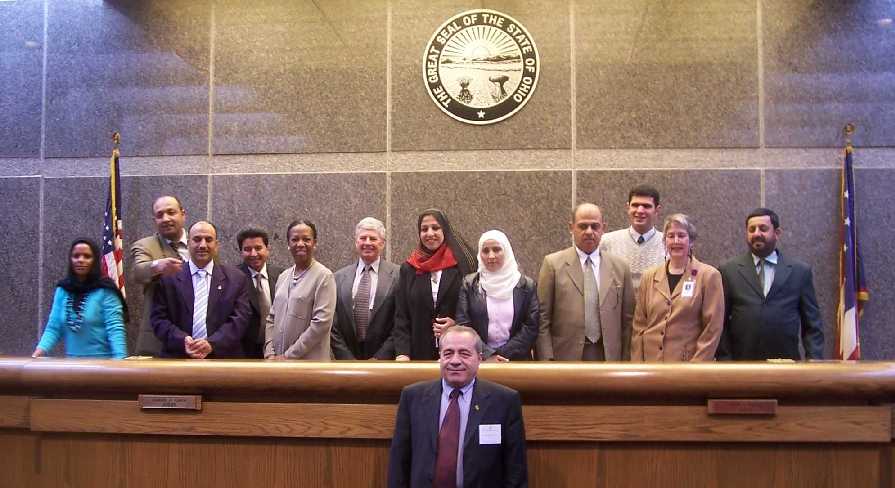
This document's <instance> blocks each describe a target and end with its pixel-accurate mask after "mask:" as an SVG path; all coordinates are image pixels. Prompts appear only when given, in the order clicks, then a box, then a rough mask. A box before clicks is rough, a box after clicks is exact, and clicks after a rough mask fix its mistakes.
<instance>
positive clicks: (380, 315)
mask: <svg viewBox="0 0 895 488" xmlns="http://www.w3.org/2000/svg"><path fill="white" fill-rule="evenodd" d="M357 263H358V262H357V261H354V262H353V263H352V264H349V265H348V266H345V267H344V268H342V269H340V270H338V271H336V272H335V274H334V275H333V276H334V277H335V280H336V290H337V303H336V314H335V319H334V320H333V330H332V349H333V356H334V357H335V358H336V359H369V358H371V357H375V358H376V359H395V346H394V344H393V342H392V328H393V327H394V324H395V290H396V289H397V285H398V270H399V269H400V267H399V266H398V265H396V264H393V263H390V262H388V261H386V260H384V259H380V260H379V275H378V281H377V283H376V296H374V297H373V310H372V311H371V313H370V323H369V325H368V326H367V340H366V341H365V342H364V343H360V342H359V341H358V340H357V323H355V321H354V299H353V298H351V288H352V287H353V286H354V276H355V273H356V271H357Z"/></svg>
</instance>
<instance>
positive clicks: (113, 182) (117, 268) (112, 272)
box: [102, 147, 124, 296]
mask: <svg viewBox="0 0 895 488" xmlns="http://www.w3.org/2000/svg"><path fill="white" fill-rule="evenodd" d="M104 219H105V222H103V250H102V252H103V261H102V274H103V276H105V277H107V278H109V279H111V280H112V281H114V282H115V283H116V284H117V285H118V289H119V290H121V295H122V296H124V262H123V261H124V250H123V249H122V247H123V245H122V243H123V242H124V234H123V233H122V225H121V172H120V171H119V169H118V148H117V147H116V148H115V149H114V150H113V151H112V159H111V161H109V198H108V199H107V200H106V213H105V217H104Z"/></svg>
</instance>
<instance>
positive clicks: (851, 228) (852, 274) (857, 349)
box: [836, 145, 870, 359]
mask: <svg viewBox="0 0 895 488" xmlns="http://www.w3.org/2000/svg"><path fill="white" fill-rule="evenodd" d="M840 216H841V221H840V225H841V232H840V247H839V310H838V313H837V317H836V325H837V326H838V331H839V337H838V343H839V348H838V351H837V357H838V359H861V338H860V334H859V331H860V327H859V325H858V324H859V323H860V319H861V313H862V311H863V308H864V302H866V301H867V300H869V299H870V293H869V292H868V290H867V284H866V283H865V282H864V266H863V265H862V264H861V251H860V249H859V248H858V232H857V223H856V222H855V171H854V167H853V164H852V147H851V145H849V146H848V147H846V148H845V162H844V164H843V166H842V204H841V206H840Z"/></svg>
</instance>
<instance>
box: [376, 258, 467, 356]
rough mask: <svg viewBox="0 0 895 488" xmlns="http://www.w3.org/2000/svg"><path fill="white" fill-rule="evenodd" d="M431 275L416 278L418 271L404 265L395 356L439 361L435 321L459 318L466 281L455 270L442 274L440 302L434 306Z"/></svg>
mask: <svg viewBox="0 0 895 488" xmlns="http://www.w3.org/2000/svg"><path fill="white" fill-rule="evenodd" d="M430 280H431V277H430V273H423V274H421V275H417V274H416V269H415V268H414V267H413V266H411V265H409V264H407V263H404V264H402V265H401V271H400V273H399V277H398V282H399V283H398V288H397V289H396V290H395V328H394V330H393V331H392V339H393V341H394V343H395V355H398V356H400V355H405V356H410V359H417V360H418V359H437V358H438V348H436V347H435V335H434V334H433V333H432V320H433V319H434V318H435V317H450V318H454V317H455V316H456V314H457V298H458V297H459V296H460V284H461V283H462V282H463V277H462V276H461V275H460V270H459V269H458V268H457V267H456V266H454V267H451V268H447V269H445V270H442V272H441V282H440V283H439V285H438V300H437V302H436V303H432V284H431V281H430Z"/></svg>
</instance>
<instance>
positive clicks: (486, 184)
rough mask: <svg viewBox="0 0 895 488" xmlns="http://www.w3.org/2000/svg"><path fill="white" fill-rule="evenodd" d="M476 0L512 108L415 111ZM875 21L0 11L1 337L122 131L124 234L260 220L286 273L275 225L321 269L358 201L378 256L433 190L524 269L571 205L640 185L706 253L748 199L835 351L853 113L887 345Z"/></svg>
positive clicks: (52, 278) (548, 245)
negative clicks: (315, 246) (515, 88)
mask: <svg viewBox="0 0 895 488" xmlns="http://www.w3.org/2000/svg"><path fill="white" fill-rule="evenodd" d="M483 7H484V8H490V9H494V10H498V11H502V12H505V13H507V14H509V15H511V16H513V17H515V18H516V19H517V20H519V21H520V22H521V23H523V24H524V25H525V26H526V28H527V29H528V31H529V32H530V33H531V35H532V36H533V37H534V39H535V41H536V43H537V46H538V50H539V53H540V58H541V70H540V73H541V75H540V79H539V82H538V87H537V90H536V92H535V94H534V95H533V97H532V98H531V100H530V102H529V103H528V104H527V105H526V106H525V107H524V108H523V109H522V110H521V111H519V113H517V114H516V115H515V116H513V117H511V118H509V119H507V120H505V121H503V122H501V123H498V124H494V125H489V126H471V125H466V124H462V123H460V122H457V121H455V120H453V119H451V118H450V117H448V116H446V115H444V114H443V113H442V112H441V111H440V110H439V109H438V108H437V107H436V106H435V105H434V104H433V103H432V102H431V100H430V99H429V96H428V95H427V93H426V90H425V87H424V84H423V80H422V77H421V73H422V65H421V55H422V52H423V49H424V47H425V45H426V43H427V42H428V40H429V38H430V36H431V35H432V33H433V31H434V30H435V29H436V28H437V27H438V26H439V25H441V23H442V22H444V21H445V20H446V19H447V18H449V17H450V16H452V15H454V14H456V13H458V12H460V11H463V10H465V9H471V8H483ZM893 18H895V6H893V5H892V4H891V2H884V1H881V0H856V1H853V2H813V1H809V0H756V1H754V2H742V1H737V0H711V1H705V0H681V1H676V2H656V1H650V0H635V1H627V2H620V1H617V0H612V1H611V0H596V1H581V0H547V1H538V2H535V1H531V0H512V1H511V0H496V1H492V2H488V3H487V5H483V4H482V3H481V2H471V1H464V0H434V1H429V2H418V1H413V0H353V1H352V0H331V1H329V0H328V1H325V2H313V1H309V0H299V1H292V0H289V1H287V0H259V1H255V2H241V1H237V0H219V1H208V0H200V1H185V0H170V1H164V2H163V1H145V2H126V1H123V0H108V1H96V0H89V1H88V0H66V1H60V0H18V1H16V2H0V81H2V83H3V86H4V87H5V89H4V90H3V91H2V93H0V195H2V197H0V206H2V208H3V211H2V212H0V230H2V231H3V232H5V234H6V235H7V236H8V237H7V239H13V238H14V239H15V240H16V241H17V242H16V243H17V246H15V247H13V246H9V249H8V251H7V255H8V256H9V263H10V264H9V265H7V266H5V267H4V268H3V270H2V271H0V283H4V285H3V286H2V289H0V307H2V310H4V311H5V313H6V314H7V316H8V320H6V321H4V322H3V324H0V354H8V355H21V354H27V353H29V352H30V351H31V349H32V348H33V346H34V344H35V343H36V340H37V337H38V334H39V331H40V329H41V327H42V324H43V322H44V320H45V317H46V314H47V312H48V308H49V304H50V301H51V299H52V292H53V286H54V283H55V282H56V280H58V279H59V278H60V277H61V275H62V273H63V272H64V268H65V254H66V251H67V248H68V243H69V242H70V241H71V240H72V239H73V238H75V237H78V236H81V235H88V236H98V235H99V233H100V230H101V223H102V221H101V218H102V213H103V206H104V203H105V198H106V193H105V192H106V190H105V185H106V179H105V178H106V176H107V172H108V169H107V167H108V163H107V160H106V159H105V158H106V155H107V154H108V152H109V150H110V144H109V142H110V141H109V136H110V134H111V132H112V131H120V132H121V134H122V154H123V159H122V171H123V174H124V176H123V185H122V186H123V191H124V202H123V205H124V208H123V213H124V222H125V228H124V231H125V239H126V241H127V244H129V243H130V242H132V241H134V240H136V239H138V238H140V237H143V236H145V235H148V234H149V233H151V232H152V231H153V229H152V221H151V217H150V205H151V202H152V200H153V199H154V198H155V197H156V196H157V195H160V194H163V193H165V194H167V193H173V194H176V195H178V196H179V197H180V198H181V199H182V200H183V201H184V204H185V207H186V209H187V214H188V219H189V220H190V221H193V220H196V219H200V218H202V219H204V218H210V219H211V220H212V221H214V222H215V223H217V224H218V226H219V228H220V232H221V238H222V245H221V250H222V259H223V260H225V261H228V262H234V261H235V260H236V259H237V251H236V244H235V242H234V241H235V235H236V233H237V232H238V231H239V229H240V228H242V227H244V226H248V225H260V226H262V227H266V228H268V229H269V230H270V231H271V234H272V238H273V243H272V244H273V257H272V259H273V260H274V262H276V263H278V264H281V265H284V264H288V262H289V257H288V253H287V251H286V249H285V239H284V235H283V234H284V232H285V228H286V225H287V224H288V222H289V221H290V220H292V219H294V218H309V219H311V220H313V221H315V222H317V224H318V230H319V232H320V244H319V253H318V257H319V259H320V261H321V262H323V263H324V264H326V265H327V266H329V267H331V268H333V269H335V268H338V267H340V266H342V265H344V264H346V263H347V262H348V261H349V260H350V259H351V256H352V243H351V237H352V232H353V225H354V223H355V222H356V221H357V220H359V219H360V218H361V217H363V216H366V215H373V216H377V217H379V218H381V219H382V220H384V221H385V222H386V224H387V227H388V230H389V240H388V248H387V251H388V256H389V257H390V259H392V260H393V261H400V260H402V259H403V258H404V257H406V256H407V254H408V253H409V251H410V249H411V248H412V246H413V245H414V240H415V231H414V225H415V220H416V214H417V213H418V212H419V211H420V210H421V209H424V208H426V207H430V206H438V207H441V208H444V209H445V210H447V212H448V214H449V215H450V216H451V218H452V221H453V222H454V224H455V226H456V227H457V229H458V230H459V231H460V232H461V233H463V234H464V235H465V236H466V237H467V238H468V239H469V240H470V241H475V240H476V239H477V237H478V235H479V234H480V233H481V232H482V231H484V230H487V229H489V228H492V227H499V228H501V229H503V230H505V231H506V232H507V234H508V235H509V237H510V239H511V241H512V242H513V244H514V247H515V251H516V255H517V257H518V259H519V261H520V263H521V265H522V267H523V269H524V270H525V272H526V273H528V274H530V275H537V272H538V268H539V265H540V261H541V258H542V257H543V255H544V254H546V253H549V252H552V251H554V250H557V249H559V248H562V247H564V246H567V245H568V243H569V236H568V231H567V225H568V219H569V213H570V211H571V209H572V207H573V205H574V204H575V203H576V202H579V201H584V200H590V201H594V202H596V203H598V204H600V205H602V206H603V207H604V210H605V215H606V218H607V220H608V223H609V226H610V228H611V229H615V228H620V227H623V226H624V225H625V214H624V201H625V198H626V196H627V190H628V188H629V187H631V186H633V185H635V184H638V183H641V182H647V183H651V184H653V185H655V186H657V187H658V188H659V189H660V191H661V192H662V203H663V210H664V212H665V213H671V212H679V211H682V212H686V213H689V214H691V216H692V217H693V218H694V220H695V222H696V225H697V226H698V228H699V230H700V238H699V241H698V243H697V252H698V253H699V255H700V256H701V257H702V258H703V259H704V260H705V261H707V262H709V263H711V264H720V263H721V262H723V260H725V259H726V258H728V257H730V256H733V255H735V254H739V253H741V252H743V251H745V249H746V246H745V241H744V234H743V218H744V216H745V214H746V213H748V211H749V210H751V208H753V207H756V206H759V205H767V206H770V207H772V208H774V209H776V210H777V211H778V213H779V214H780V216H781V218H782V221H783V228H784V235H783V238H782V242H781V248H782V249H784V252H786V253H787V254H789V255H793V256H797V257H799V258H801V259H803V260H805V261H808V262H809V263H810V264H812V266H813V267H814V272H815V280H816V286H817V291H818V298H819V301H820V303H821V307H822V309H823V315H824V319H825V320H826V329H827V332H828V335H827V349H826V354H827V356H829V357H832V356H833V355H834V348H835V345H836V342H835V337H834V336H833V330H834V325H835V320H834V317H835V315H834V312H835V307H836V294H837V284H836V279H837V273H838V261H837V259H838V258H837V248H838V239H839V236H838V227H837V221H838V212H839V210H838V191H839V170H838V169H839V167H840V165H841V149H840V148H841V145H842V136H841V129H842V126H844V125H845V124H846V123H847V122H852V123H855V124H856V125H857V127H858V131H857V133H856V135H855V143H856V145H857V147H858V150H857V152H856V155H855V158H856V166H857V170H856V173H857V192H858V195H857V204H858V221H859V233H860V237H861V240H862V245H863V253H864V257H865V260H866V269H867V278H868V283H869V285H870V288H871V293H872V300H871V303H870V304H869V305H868V308H867V312H866V314H865V316H864V321H863V322H862V348H863V351H864V357H865V358H868V359H892V358H895V332H892V331H891V329H890V328H889V321H888V317H891V316H892V315H893V314H895V305H893V303H895V301H893V298H895V286H893V285H891V284H890V283H889V282H888V280H887V279H886V278H885V274H884V273H885V272H886V270H887V269H889V268H890V267H892V266H893V265H895V258H893V257H892V255H891V253H890V252H888V249H887V241H885V239H886V237H885V236H886V235H888V234H889V232H888V229H891V228H892V227H893V225H895V222H891V221H892V219H893V217H892V215H891V212H888V211H887V205H886V204H887V203H888V202H887V198H886V196H885V194H886V191H887V190H888V189H889V188H891V186H890V184H892V185H895V164H893V160H895V150H893V149H891V147H892V146H893V145H895V131H893V130H892V126H893V124H895V58H893V57H892V56H891V52H893V48H895V24H893ZM22 256H26V257H27V258H25V259H21V257H22ZM17 258H18V259H17ZM29 258H30V259H29ZM16 263H18V264H16ZM32 263H37V264H36V265H34V264H32ZM128 291H129V293H128V302H129V305H130V307H131V313H132V315H133V316H134V317H139V316H140V310H141V308H142V304H141V303H140V298H141V296H140V295H141V294H140V292H139V289H138V287H137V286H136V285H134V284H133V283H130V282H129V283H128ZM135 322H136V321H135ZM135 327H136V323H134V324H132V326H131V329H132V331H133V330H134V329H135ZM131 335H132V336H133V334H131Z"/></svg>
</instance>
